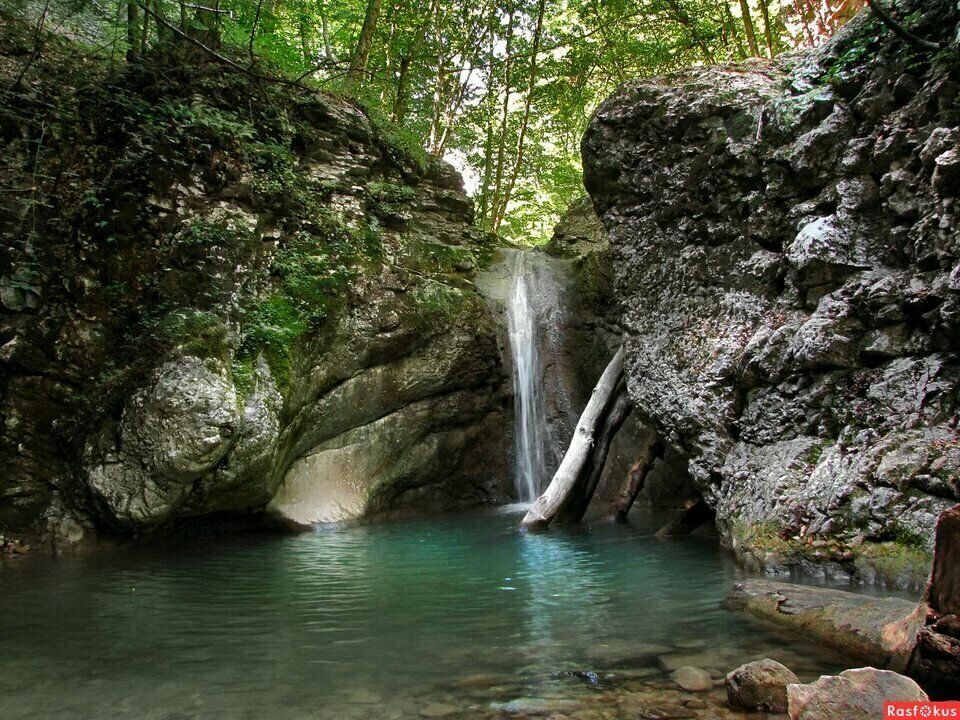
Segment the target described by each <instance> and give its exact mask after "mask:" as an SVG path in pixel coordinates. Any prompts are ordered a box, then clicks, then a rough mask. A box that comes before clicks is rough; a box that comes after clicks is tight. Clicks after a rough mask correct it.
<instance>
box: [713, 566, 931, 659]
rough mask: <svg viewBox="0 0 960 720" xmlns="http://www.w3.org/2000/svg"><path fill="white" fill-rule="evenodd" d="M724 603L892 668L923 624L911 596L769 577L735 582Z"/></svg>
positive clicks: (909, 649) (905, 656)
mask: <svg viewBox="0 0 960 720" xmlns="http://www.w3.org/2000/svg"><path fill="white" fill-rule="evenodd" d="M724 606H725V607H727V608H728V609H732V610H739V611H743V612H747V613H749V614H751V615H754V616H755V617H758V618H760V619H762V620H767V621H771V622H774V623H777V624H779V625H783V626H784V627H788V628H790V629H791V630H794V631H796V632H798V633H802V634H804V635H806V636H807V637H810V638H814V639H816V641H817V642H820V643H823V644H824V645H826V646H827V647H831V648H833V649H834V650H836V651H838V652H840V653H843V654H844V655H846V656H848V657H852V658H858V659H860V660H863V661H866V662H870V663H872V664H874V665H877V666H879V667H886V668H892V669H895V670H903V669H904V668H906V667H907V663H908V661H909V659H910V654H911V653H912V652H913V647H914V644H915V642H916V636H917V632H918V631H919V629H920V627H921V624H922V623H921V619H920V618H919V617H918V615H917V603H915V602H911V601H910V600H905V599H903V598H897V597H870V596H864V595H859V594H856V593H851V592H847V591H844V590H838V589H833V588H817V587H809V586H804V585H798V584H795V583H780V582H772V581H769V580H749V581H746V582H744V583H738V584H737V585H736V586H735V587H734V588H733V590H732V591H731V592H730V594H729V595H728V596H727V598H726V600H725V601H724Z"/></svg>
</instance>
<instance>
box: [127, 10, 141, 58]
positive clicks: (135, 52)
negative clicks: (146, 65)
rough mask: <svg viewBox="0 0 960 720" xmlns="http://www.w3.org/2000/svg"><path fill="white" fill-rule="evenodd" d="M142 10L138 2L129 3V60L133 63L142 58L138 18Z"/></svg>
mask: <svg viewBox="0 0 960 720" xmlns="http://www.w3.org/2000/svg"><path fill="white" fill-rule="evenodd" d="M139 15H140V8H139V7H138V6H137V3H136V0H130V2H128V3H127V60H128V61H133V60H136V59H137V58H138V57H140V32H139V22H138V17H139Z"/></svg>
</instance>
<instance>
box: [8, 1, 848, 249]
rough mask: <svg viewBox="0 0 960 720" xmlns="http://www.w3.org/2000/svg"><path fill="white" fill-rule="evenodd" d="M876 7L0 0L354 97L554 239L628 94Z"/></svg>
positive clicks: (77, 32)
mask: <svg viewBox="0 0 960 720" xmlns="http://www.w3.org/2000/svg"><path fill="white" fill-rule="evenodd" d="M862 4H863V0H0V8H2V9H4V10H5V11H7V12H8V13H18V14H20V15H23V16H25V17H26V18H27V19H29V20H30V21H31V22H33V23H34V24H36V25H37V26H38V28H40V27H43V26H45V27H46V28H47V29H54V28H56V29H58V30H61V31H63V32H67V33H69V34H71V35H73V36H74V37H75V38H77V39H80V40H83V41H85V42H88V43H90V44H91V45H92V46H94V47H95V48H97V49H98V51H99V52H103V53H110V54H111V55H112V56H114V57H115V58H116V59H117V61H118V62H122V61H127V62H142V61H144V60H145V59H146V58H148V57H149V56H150V53H151V50H152V49H153V48H155V47H157V46H160V45H162V44H164V43H168V42H183V43H190V44H191V45H192V46H194V47H196V48H198V49H200V50H202V51H203V52H206V53H208V54H210V55H212V56H216V57H217V58H218V59H219V60H220V61H222V62H224V63H226V64H227V65H229V66H230V68H231V69H232V70H234V71H238V72H247V73H249V74H250V75H251V76H252V77H255V78H259V79H265V78H282V81H283V82H287V83H291V84H307V85H311V86H316V87H318V88H320V89H324V90H326V91H329V92H333V93H337V94H340V95H342V96H344V97H347V98H349V99H350V100H351V101H353V102H357V103H359V104H361V105H362V106H363V107H364V108H365V110H366V111H367V113H368V114H369V115H370V116H371V117H374V118H376V119H378V120H379V121H380V122H382V123H384V124H392V125H393V126H394V132H396V133H399V134H400V135H402V136H403V137H404V138H405V139H406V141H407V142H408V143H409V144H410V145H411V146H417V147H419V148H422V150H423V151H424V152H426V153H428V154H429V155H433V156H438V157H446V158H447V159H449V160H451V161H453V163H454V164H455V165H457V166H458V167H459V168H460V169H461V170H462V171H464V173H465V175H466V178H467V186H468V190H470V191H471V193H472V194H473V195H474V198H475V203H476V210H477V217H478V221H479V222H480V223H481V224H482V225H483V226H484V227H486V228H489V229H490V230H493V231H496V232H499V233H500V234H502V235H503V236H505V237H507V238H510V239H513V240H517V241H521V242H529V241H537V240H539V239H543V238H545V237H546V236H547V235H548V234H549V231H550V229H551V228H552V226H553V224H554V222H555V221H556V218H557V216H558V215H559V214H560V213H561V212H562V211H563V210H564V209H565V208H566V207H567V205H568V204H569V202H570V201H571V200H572V199H574V198H576V197H577V196H579V195H581V194H582V193H583V189H582V185H581V171H580V164H579V141H580V137H581V135H582V133H583V130H584V128H585V127H586V123H587V121H588V120H589V118H590V115H591V113H592V112H593V110H594V109H595V107H596V106H597V104H598V103H599V102H600V101H601V100H602V99H603V98H604V97H605V96H606V95H607V94H609V93H610V91H611V90H612V89H613V88H614V87H615V86H616V85H618V84H620V83H622V82H624V81H626V80H628V79H631V78H636V77H644V76H651V75H657V74H661V73H665V72H669V71H672V70H676V69H679V68H681V67H684V66H688V65H691V64H712V63H717V62H722V61H728V60H737V59H744V58H747V57H750V56H756V57H764V58H768V57H772V56H773V55H775V54H776V53H779V52H781V51H784V50H787V49H790V48H793V47H797V46H802V45H807V46H812V45H815V44H817V43H818V42H820V41H821V40H823V39H824V38H826V37H828V36H829V35H830V34H831V33H832V31H833V30H834V29H835V28H836V27H837V26H838V25H839V24H841V23H842V22H844V21H845V20H846V19H848V18H849V17H850V16H852V15H853V14H854V13H855V12H856V11H857V10H858V9H859V8H860V7H861V6H862Z"/></svg>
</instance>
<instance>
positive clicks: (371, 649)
mask: <svg viewBox="0 0 960 720" xmlns="http://www.w3.org/2000/svg"><path fill="white" fill-rule="evenodd" d="M518 520H519V515H518V514H516V513H513V514H511V513H504V512H493V511H488V512H478V513H466V514H457V515H450V516H445V517H440V518H431V519H420V520H408V521H403V522H391V523H385V524H378V525H369V526H359V527H349V528H341V529H335V530H321V531H317V532H314V533H307V534H302V535H293V536H282V535H280V536H274V535H262V534H254V535H239V536H237V535H234V536H228V537H219V538H203V539H200V540H197V539H193V540H182V541H178V542H176V543H174V544H165V545H163V546H161V547H149V548H148V547H135V548H133V549H129V550H127V551H125V552H123V553H119V552H111V553H106V554H96V555H89V556H80V557H64V558H59V559H53V558H41V557H28V558H24V559H22V560H19V561H15V562H6V563H4V564H2V565H0V587H2V594H0V718H24V719H34V718H35V719H38V720H39V719H40V718H43V719H44V720H54V719H59V718H70V719H71V720H85V719H87V718H89V719H91V720H93V719H94V718H96V719H97V720H100V719H101V718H138V719H140V718H145V719H146V718H148V719H154V718H157V719H159V718H163V719H165V720H169V719H173V718H251V719H252V718H270V719H275V720H288V719H292V718H297V719H302V718H338V719H340V718H352V717H356V718H362V717H370V718H401V717H418V716H420V713H421V712H427V713H428V714H429V713H431V712H432V713H434V714H436V713H440V714H441V715H442V714H443V713H447V714H448V716H449V717H474V716H476V717H510V716H511V714H512V713H513V712H514V711H516V712H520V711H521V710H524V711H529V710H531V707H533V706H532V705H531V703H533V704H534V706H535V704H536V702H542V701H543V699H544V698H547V699H553V701H555V702H561V701H562V700H563V699H566V698H579V699H580V701H582V702H584V703H586V704H590V703H593V705H597V703H600V705H603V703H607V704H608V705H609V707H610V708H613V710H611V712H614V710H616V709H617V708H620V709H622V708H624V707H627V706H628V705H627V704H625V703H626V702H627V701H625V700H624V697H628V698H629V696H631V693H633V694H637V693H642V692H646V693H648V694H650V693H660V694H661V695H663V697H664V698H668V699H669V701H670V702H683V701H684V697H683V696H677V695H676V692H675V690H673V689H671V688H673V686H672V684H671V683H670V681H669V679H668V678H667V677H666V676H665V674H664V673H663V672H662V668H663V667H665V666H666V665H669V663H670V662H672V660H682V661H683V662H684V664H688V663H689V664H695V665H698V666H700V667H704V668H705V669H708V670H713V671H714V674H715V675H717V676H719V673H721V672H726V671H728V670H730V669H732V668H733V667H735V666H736V665H737V664H739V663H741V662H746V661H748V660H752V659H759V658H762V657H766V656H770V657H774V658H778V659H781V660H783V661H784V662H786V663H787V664H788V665H790V666H791V667H792V668H793V669H794V670H795V671H796V672H798V673H799V674H800V675H801V676H803V677H807V678H812V677H814V676H816V675H818V674H819V673H820V672H828V671H830V672H832V671H835V670H837V669H839V668H840V666H841V664H842V662H843V661H842V660H841V659H839V658H837V657H835V656H832V655H829V654H827V653H826V652H825V651H823V650H822V649H820V648H818V647H816V646H814V645H812V644H807V643H806V642H804V641H802V640H801V639H798V638H795V637H794V636H791V635H785V634H782V633H780V632H779V631H776V630H772V629H769V628H767V627H765V626H763V625H761V624H759V623H758V622H756V621H752V620H750V619H748V618H744V617H740V616H738V615H735V614H732V613H729V612H727V611H725V610H722V609H720V607H719V602H720V600H721V599H722V597H723V595H724V594H725V593H726V591H727V590H728V589H729V588H730V586H731V584H732V583H733V582H734V581H735V580H736V579H738V578H739V577H741V576H742V571H740V570H738V569H737V568H736V567H735V565H734V564H733V562H732V561H731V560H730V559H729V558H728V557H727V556H725V555H724V554H722V553H721V552H720V551H719V550H718V549H717V548H716V546H715V544H714V543H713V541H711V540H710V539H708V538H698V537H685V538H673V539H666V540H661V539H657V538H655V537H653V536H652V532H651V531H652V530H653V529H654V528H655V527H657V526H658V522H656V521H653V520H651V521H650V522H648V523H645V522H642V521H641V522H637V520H636V519H635V520H634V523H635V524H634V525H632V526H627V527H624V526H614V525H607V524H603V523H596V524H588V525H587V526H586V527H584V528H581V529H576V530H571V531H551V532H548V533H545V534H538V535H520V534H518V533H517V532H516V531H515V527H516V524H517V522H518ZM671 658H672V660H671ZM671 693H673V694H672V695H671ZM714 695H715V696H716V697H719V696H720V695H722V690H719V689H718V691H717V693H715V694H714ZM637 697H639V695H637ZM511 703H513V704H511ZM454 707H456V708H458V709H457V712H456V713H455V714H450V713H451V712H452V708H454ZM604 707H607V706H606V705H604ZM535 709H536V708H535V707H534V710H535ZM568 709H569V708H568ZM624 712H625V713H626V711H624ZM631 713H632V714H631V716H632V717H636V716H637V714H636V712H635V711H631ZM624 716H626V715H624ZM611 717H619V716H618V715H615V714H612V715H611ZM704 717H713V715H705V716H704Z"/></svg>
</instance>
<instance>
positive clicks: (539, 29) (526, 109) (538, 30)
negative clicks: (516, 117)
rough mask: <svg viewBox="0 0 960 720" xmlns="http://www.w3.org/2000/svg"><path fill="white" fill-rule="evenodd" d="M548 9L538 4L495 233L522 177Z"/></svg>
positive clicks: (544, 1)
mask: <svg viewBox="0 0 960 720" xmlns="http://www.w3.org/2000/svg"><path fill="white" fill-rule="evenodd" d="M545 8H546V0H540V2H539V3H537V24H536V27H535V28H534V31H533V49H532V52H531V57H530V71H529V72H530V81H529V82H528V83H527V97H526V99H525V100H524V103H523V118H522V119H521V121H520V132H519V133H518V135H517V150H516V152H515V154H514V155H515V157H514V161H513V170H512V171H511V173H510V177H509V180H508V181H507V187H506V188H505V189H504V191H503V195H502V197H501V200H500V204H499V207H497V208H495V212H496V215H495V219H494V225H493V231H494V232H497V231H498V230H499V229H500V223H502V222H503V218H504V216H505V215H506V214H507V205H509V204H510V196H511V195H512V194H513V188H514V185H515V184H516V182H517V177H518V176H519V175H520V168H521V167H522V166H523V155H524V141H525V140H526V137H527V127H528V126H529V124H530V108H531V106H532V103H533V91H534V90H535V89H536V86H537V55H538V53H539V52H540V38H541V36H542V34H543V13H544V10H545Z"/></svg>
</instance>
